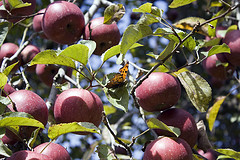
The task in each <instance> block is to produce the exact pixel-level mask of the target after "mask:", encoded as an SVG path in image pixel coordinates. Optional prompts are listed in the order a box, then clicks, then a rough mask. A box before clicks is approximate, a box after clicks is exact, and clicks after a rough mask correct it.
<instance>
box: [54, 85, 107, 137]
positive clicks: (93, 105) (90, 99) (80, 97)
mask: <svg viewBox="0 0 240 160" xmlns="http://www.w3.org/2000/svg"><path fill="white" fill-rule="evenodd" d="M102 111H103V104H102V101H101V99H100V98H99V97H98V96H97V95H96V94H95V93H93V92H91V91H88V90H85V89H77V88H71V89H68V90H66V91H64V92H62V93H61V94H60V95H59V96H58V97H57V99H56V101H55V105H54V117H55V119H56V122H57V123H70V122H90V123H93V124H94V125H95V126H97V127H98V126H99V125H100V123H101V121H102ZM79 134H82V132H81V133H79ZM84 134H86V133H84Z"/></svg>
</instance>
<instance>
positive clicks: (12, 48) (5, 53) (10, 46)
mask: <svg viewBox="0 0 240 160" xmlns="http://www.w3.org/2000/svg"><path fill="white" fill-rule="evenodd" d="M17 50H18V46H17V45H16V44H14V43H4V44H3V45H2V46H1V48H0V63H2V61H3V58H4V57H8V58H10V57H12V56H13V55H14V54H15V53H16V52H17Z"/></svg>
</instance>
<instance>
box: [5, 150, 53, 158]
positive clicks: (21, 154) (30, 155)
mask: <svg viewBox="0 0 240 160" xmlns="http://www.w3.org/2000/svg"><path fill="white" fill-rule="evenodd" d="M7 160H53V159H52V158H51V157H49V156H47V155H44V154H40V153H36V152H32V151H28V150H22V151H18V152H15V153H14V154H13V155H12V156H11V157H9V158H7Z"/></svg>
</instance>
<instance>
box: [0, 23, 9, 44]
mask: <svg viewBox="0 0 240 160" xmlns="http://www.w3.org/2000/svg"><path fill="white" fill-rule="evenodd" d="M11 28H12V23H9V22H1V23H0V46H2V44H3V42H4V40H5V39H6V37H7V34H8V31H9V30H10V29H11Z"/></svg>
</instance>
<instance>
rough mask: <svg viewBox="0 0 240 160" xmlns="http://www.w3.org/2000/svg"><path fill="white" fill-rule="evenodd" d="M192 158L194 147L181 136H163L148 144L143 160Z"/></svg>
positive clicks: (189, 159)
mask: <svg viewBox="0 0 240 160" xmlns="http://www.w3.org/2000/svg"><path fill="white" fill-rule="evenodd" d="M160 159H161V160H170V159H172V160H192V149H191V147H190V146H189V145H188V143H187V142H186V141H184V140H183V139H181V138H169V137H161V138H159V139H156V140H154V141H152V142H151V143H150V144H148V145H147V147H146V149H145V152H144V155H143V160H160Z"/></svg>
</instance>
